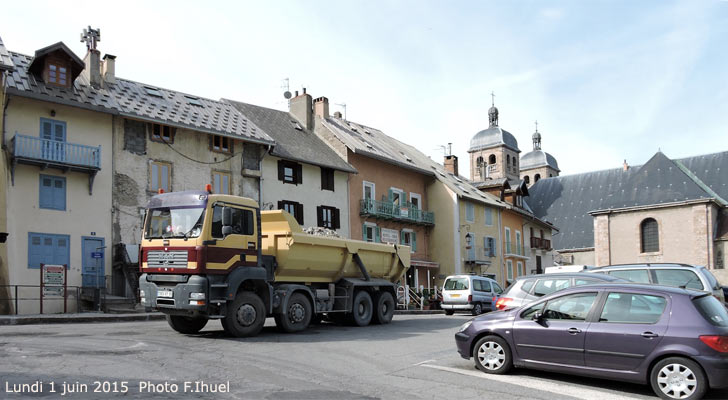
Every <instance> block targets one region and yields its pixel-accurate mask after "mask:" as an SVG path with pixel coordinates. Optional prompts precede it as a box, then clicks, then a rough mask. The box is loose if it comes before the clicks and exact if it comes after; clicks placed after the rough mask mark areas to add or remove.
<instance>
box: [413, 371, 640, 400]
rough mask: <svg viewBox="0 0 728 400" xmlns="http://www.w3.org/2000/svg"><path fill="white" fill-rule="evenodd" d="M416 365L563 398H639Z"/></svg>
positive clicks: (536, 381)
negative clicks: (548, 393) (553, 394)
mask: <svg viewBox="0 0 728 400" xmlns="http://www.w3.org/2000/svg"><path fill="white" fill-rule="evenodd" d="M418 365H419V366H420V367H427V368H432V369H439V370H441V371H447V372H452V373H455V374H460V375H468V376H473V377H476V378H480V379H489V380H492V381H498V382H502V383H509V384H511V385H518V386H523V387H527V388H529V389H535V390H540V391H544V392H550V393H555V394H559V395H563V396H572V397H576V398H579V399H589V400H599V399H605V400H607V399H609V400H623V399H624V400H633V399H639V397H631V396H624V395H618V394H615V393H607V392H601V391H598V390H594V389H587V388H582V387H575V386H570V385H565V384H561V383H556V382H548V381H544V380H541V379H534V378H529V377H524V376H508V375H492V374H485V373H482V372H480V371H468V370H465V369H460V368H451V367H443V366H440V365H433V364H422V363H420V364H418Z"/></svg>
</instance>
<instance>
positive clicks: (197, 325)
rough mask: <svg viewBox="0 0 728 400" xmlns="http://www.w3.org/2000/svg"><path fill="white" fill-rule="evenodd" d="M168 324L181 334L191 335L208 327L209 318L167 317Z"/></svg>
mask: <svg viewBox="0 0 728 400" xmlns="http://www.w3.org/2000/svg"><path fill="white" fill-rule="evenodd" d="M167 323H168V324H169V326H171V327H172V329H174V330H175V331H177V332H179V333H184V334H191V333H197V332H199V331H200V330H202V328H204V327H205V325H207V318H199V317H198V318H193V317H185V316H181V315H167Z"/></svg>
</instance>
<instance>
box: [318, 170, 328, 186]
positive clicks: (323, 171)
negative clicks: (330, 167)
mask: <svg viewBox="0 0 728 400" xmlns="http://www.w3.org/2000/svg"><path fill="white" fill-rule="evenodd" d="M320 168H321V190H325V189H326V188H327V187H328V185H327V183H328V182H327V180H326V169H325V168H324V167H320Z"/></svg>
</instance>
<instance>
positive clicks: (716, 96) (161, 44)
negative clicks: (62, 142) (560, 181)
mask: <svg viewBox="0 0 728 400" xmlns="http://www.w3.org/2000/svg"><path fill="white" fill-rule="evenodd" d="M202 3H203V2H199V1H173V2H171V1H154V2H150V1H143V2H136V1H124V2H115V1H112V2H103V1H71V2H57V1H56V2H51V1H49V2H44V1H34V2H33V6H32V7H29V6H28V4H27V3H24V2H17V1H16V2H8V3H5V4H3V13H2V14H3V15H2V17H0V21H1V22H0V37H1V38H2V40H3V42H4V43H5V46H6V47H7V48H8V49H9V50H11V51H16V52H20V53H25V54H31V55H32V54H33V53H34V52H35V50H37V49H40V48H42V47H45V46H47V45H49V44H53V43H56V42H58V41H63V42H64V43H66V44H67V45H68V46H69V47H70V48H71V49H72V50H73V51H74V52H75V53H76V54H77V55H78V56H79V57H82V58H83V56H84V55H85V53H86V48H85V44H83V43H81V42H80V33H81V31H82V30H83V28H85V27H87V26H88V25H91V26H92V27H93V28H101V41H100V43H99V46H98V48H99V50H100V51H101V52H102V54H105V53H109V54H113V55H115V56H117V59H116V60H117V61H116V74H117V76H119V77H122V78H126V79H131V80H135V81H139V82H143V83H147V84H151V85H155V86H159V87H163V88H168V89H173V90H178V91H182V92H186V93H191V94H195V95H198V96H203V97H208V98H212V99H219V98H230V99H235V100H239V101H243V102H247V103H251V104H256V105H259V106H265V107H271V108H276V109H281V110H286V109H287V101H286V100H285V99H284V98H283V92H284V91H285V90H286V86H285V82H286V81H285V80H286V79H288V87H289V89H290V91H291V92H294V91H296V90H299V91H301V90H302V88H303V87H305V88H307V92H308V93H309V94H311V95H312V96H313V97H314V98H315V97H319V96H326V97H327V98H328V99H329V101H330V103H331V111H332V112H334V111H342V112H343V111H344V109H343V107H342V106H340V105H338V104H346V117H347V119H349V120H352V121H354V122H357V123H361V124H364V125H368V126H371V127H375V128H377V129H381V130H382V131H384V132H385V133H386V134H388V135H390V136H392V137H395V138H396V139H398V140H400V141H403V142H405V143H409V144H411V145H414V146H415V147H417V148H418V149H419V150H420V151H422V152H423V153H425V154H427V155H429V156H430V157H432V158H433V159H435V160H437V161H440V162H441V161H442V157H443V155H444V153H443V147H444V146H447V144H448V143H452V151H453V153H454V154H455V155H456V156H458V158H459V160H460V165H461V167H460V173H461V175H464V176H468V174H469V169H468V163H469V157H468V153H467V150H468V146H469V142H470V139H471V138H472V137H473V136H474V135H475V134H476V133H477V132H479V131H481V130H483V129H486V128H487V127H488V115H487V110H488V108H489V107H490V105H491V96H490V93H491V92H493V93H495V105H496V106H497V107H498V109H499V111H500V115H499V122H500V126H501V128H503V129H505V130H507V131H509V132H511V133H512V134H513V135H514V136H515V137H516V139H517V140H518V145H519V148H520V150H521V151H522V153H521V155H523V154H525V153H527V152H529V151H531V150H532V142H531V135H532V134H533V132H534V128H535V125H534V121H536V120H537V121H538V128H539V132H541V134H542V137H543V138H542V149H543V150H544V151H547V152H549V153H550V154H552V155H553V156H554V157H556V159H557V160H558V163H559V167H560V169H561V174H562V175H566V174H575V173H580V172H587V171H593V170H600V169H607V168H618V167H621V166H622V162H623V160H626V161H627V163H628V164H630V165H638V164H643V163H645V162H646V161H647V160H648V159H649V158H650V157H652V155H654V153H655V152H657V151H658V150H660V151H662V152H663V153H665V154H666V155H667V156H668V157H671V158H681V157H687V156H692V155H698V154H706V153H713V152H718V151H728V0H687V1H646V0H645V1H631V0H630V1H596V0H589V1H535V0H534V1H485V0H482V1H448V2H445V1H425V0H421V1H411V0H397V1H378V0H369V1H356V0H349V1H325V0H317V1H284V0H277V1H233V2H222V1H209V2H204V4H205V5H202ZM39 9H42V10H43V12H38V10H39Z"/></svg>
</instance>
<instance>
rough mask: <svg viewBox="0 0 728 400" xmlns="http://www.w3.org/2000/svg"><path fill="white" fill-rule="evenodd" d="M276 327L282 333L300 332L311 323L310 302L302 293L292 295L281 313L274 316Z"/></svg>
mask: <svg viewBox="0 0 728 400" xmlns="http://www.w3.org/2000/svg"><path fill="white" fill-rule="evenodd" d="M275 321H276V326H277V327H278V328H279V329H280V330H282V331H283V332H288V333H293V332H300V331H302V330H304V329H306V328H307V327H308V324H309V323H310V322H311V302H310V301H308V298H307V297H306V296H305V295H304V294H303V293H293V294H292V295H291V298H290V299H288V304H286V309H285V310H284V312H283V313H281V314H277V315H276V316H275Z"/></svg>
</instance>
